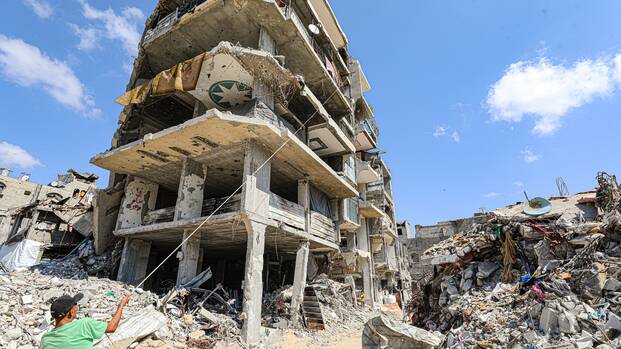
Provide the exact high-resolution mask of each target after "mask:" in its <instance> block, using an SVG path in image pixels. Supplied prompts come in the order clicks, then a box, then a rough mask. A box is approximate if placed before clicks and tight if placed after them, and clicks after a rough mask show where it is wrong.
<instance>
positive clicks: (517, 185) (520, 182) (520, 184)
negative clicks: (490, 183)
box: [513, 181, 524, 188]
mask: <svg viewBox="0 0 621 349" xmlns="http://www.w3.org/2000/svg"><path fill="white" fill-rule="evenodd" d="M513 185H515V186H516V187H518V188H524V183H523V182H522V181H515V182H513Z"/></svg>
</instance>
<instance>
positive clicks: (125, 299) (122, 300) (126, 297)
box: [119, 295, 129, 308]
mask: <svg viewBox="0 0 621 349" xmlns="http://www.w3.org/2000/svg"><path fill="white" fill-rule="evenodd" d="M128 302H129V295H127V296H125V297H123V299H121V303H119V308H122V307H124V306H125V305H126V304H127V303H128Z"/></svg>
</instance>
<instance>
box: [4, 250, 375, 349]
mask: <svg viewBox="0 0 621 349" xmlns="http://www.w3.org/2000/svg"><path fill="white" fill-rule="evenodd" d="M112 254H113V252H109V253H107V254H105V255H104V256H101V257H97V256H95V255H94V253H93V250H92V243H91V242H90V241H87V242H84V243H82V244H80V245H79V246H78V247H76V249H75V250H74V251H72V252H71V253H70V254H68V255H67V256H65V257H63V258H60V259H57V260H51V261H48V262H45V263H43V264H40V265H37V266H34V267H33V268H32V269H31V270H26V271H21V272H14V273H7V274H1V275H0V347H2V348H4V347H7V348H15V349H17V348H20V349H27V348H35V347H38V346H39V344H40V341H41V337H42V336H43V334H44V333H45V331H46V330H48V329H50V328H51V327H52V325H53V320H52V319H51V316H50V313H49V307H50V304H51V303H52V301H53V300H54V299H55V298H56V297H59V296H61V295H63V294H76V293H78V292H82V293H84V298H83V300H82V301H81V302H80V304H79V307H78V309H79V316H80V317H86V316H88V317H91V318H94V319H97V320H101V321H108V320H110V318H111V316H112V314H113V313H114V310H115V309H116V306H117V304H118V302H119V301H120V299H121V298H122V297H123V296H124V295H126V294H129V293H132V297H131V300H130V302H129V304H128V306H127V307H126V308H125V311H124V313H123V320H122V322H121V326H120V327H119V330H118V331H117V332H115V333H114V334H112V335H109V336H104V338H103V339H102V340H101V341H100V342H99V343H98V344H97V345H96V346H95V347H96V348H106V347H113V346H112V344H113V343H114V344H115V345H117V344H119V343H123V344H127V345H129V344H131V343H132V342H134V341H138V342H139V343H138V348H151V347H162V348H175V347H179V348H185V347H200V348H212V347H214V346H215V345H216V343H218V342H222V341H224V342H228V343H233V344H235V345H237V346H242V344H241V340H240V334H241V327H242V319H243V314H242V313H241V305H240V304H239V300H238V299H237V298H236V297H234V296H233V295H230V294H229V293H228V292H227V291H226V289H225V288H224V287H223V286H222V285H221V284H218V285H217V286H216V287H215V288H214V289H213V290H207V289H203V288H201V287H200V286H201V285H202V284H204V283H205V281H207V280H209V279H210V278H211V276H212V274H211V270H210V269H207V270H205V271H204V272H202V273H201V274H199V275H197V276H196V277H195V278H194V279H192V280H191V281H190V282H188V283H187V284H185V285H183V286H181V287H179V288H174V289H172V290H170V291H169V292H168V293H165V294H163V295H157V294H154V293H151V292H149V291H144V290H142V289H139V288H134V287H132V286H128V285H126V284H124V283H121V282H117V281H112V280H109V279H107V278H99V277H93V276H89V275H90V274H93V273H94V274H96V273H98V272H100V273H101V272H103V271H104V270H106V268H108V266H106V267H104V268H100V267H99V266H100V265H101V264H112V263H109V261H110V259H111V258H112ZM93 258H94V259H95V262H93ZM311 285H312V286H313V287H314V288H315V289H316V290H317V298H318V300H319V302H320V304H321V307H322V311H323V314H324V319H325V322H326V326H325V330H320V331H316V330H310V329H305V328H303V324H302V323H299V324H297V326H294V327H296V328H297V330H296V334H298V335H299V336H302V337H311V338H312V339H313V342H316V343H326V344H327V343H330V341H331V340H333V339H334V338H335V337H337V336H339V335H341V334H343V333H351V334H356V333H357V334H359V333H361V331H362V328H363V326H364V324H365V322H366V321H367V320H368V319H370V318H372V317H373V316H376V315H377V312H376V311H375V310H373V309H371V308H369V307H366V306H364V305H362V304H357V306H356V307H354V304H353V302H354V300H353V299H352V297H351V286H350V285H348V284H343V283H339V282H337V281H334V280H330V279H328V278H327V277H326V276H325V274H322V275H320V276H318V277H317V278H316V279H315V280H314V281H313V282H312V283H311ZM291 295H292V287H291V286H289V287H285V288H284V289H281V290H278V291H275V292H273V293H272V294H268V295H266V296H265V297H264V302H263V325H264V326H265V327H271V328H280V329H290V328H292V326H291V325H292V323H291V309H290V302H291ZM136 333H140V334H141V335H140V336H136ZM128 341H129V342H128ZM128 343H129V344H128Z"/></svg>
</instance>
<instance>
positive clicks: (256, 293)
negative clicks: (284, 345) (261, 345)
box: [242, 219, 267, 347]
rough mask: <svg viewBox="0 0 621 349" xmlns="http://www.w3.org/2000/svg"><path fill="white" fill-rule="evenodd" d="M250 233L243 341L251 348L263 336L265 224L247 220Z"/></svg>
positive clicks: (245, 284) (244, 287)
mask: <svg viewBox="0 0 621 349" xmlns="http://www.w3.org/2000/svg"><path fill="white" fill-rule="evenodd" d="M245 225H246V229H247V231H248V243H247V248H246V273H245V275H246V277H245V279H244V283H243V289H244V298H243V304H242V308H243V315H244V325H243V326H242V340H243V341H244V342H245V343H246V344H247V345H248V346H250V347H252V346H254V345H256V344H257V343H258V342H259V339H260V335H261V332H260V331H261V302H262V298H263V275H262V274H263V253H264V251H265V228H266V227H267V226H266V225H265V224H264V223H259V222H255V221H253V220H250V219H246V220H245Z"/></svg>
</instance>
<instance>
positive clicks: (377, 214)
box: [360, 200, 384, 218]
mask: <svg viewBox="0 0 621 349" xmlns="http://www.w3.org/2000/svg"><path fill="white" fill-rule="evenodd" d="M360 215H361V216H362V217H365V218H381V217H383V216H384V212H383V211H382V210H380V209H379V208H378V207H377V206H375V205H374V204H373V203H372V202H370V201H367V200H360Z"/></svg>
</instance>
